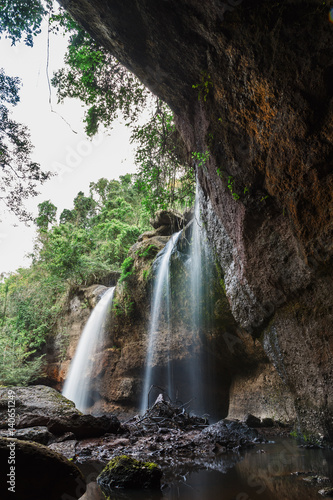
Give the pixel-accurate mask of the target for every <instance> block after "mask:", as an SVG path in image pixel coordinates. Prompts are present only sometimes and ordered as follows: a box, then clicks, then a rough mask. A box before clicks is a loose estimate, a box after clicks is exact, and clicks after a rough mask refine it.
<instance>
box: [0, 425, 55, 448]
mask: <svg viewBox="0 0 333 500" xmlns="http://www.w3.org/2000/svg"><path fill="white" fill-rule="evenodd" d="M0 436H1V437H11V435H10V431H9V430H6V429H4V430H1V431H0ZM15 438H16V439H20V440H21V441H34V442H36V443H41V444H48V443H50V442H51V441H52V440H53V439H54V436H53V434H51V432H50V431H49V430H48V428H47V427H44V426H36V427H27V428H26V429H16V430H15Z"/></svg>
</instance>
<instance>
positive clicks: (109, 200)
mask: <svg viewBox="0 0 333 500" xmlns="http://www.w3.org/2000/svg"><path fill="white" fill-rule="evenodd" d="M51 205H52V204H51ZM50 208H51V209H52V206H51V207H50V203H49V202H44V204H41V209H42V210H41V214H42V215H43V216H45V215H47V218H46V219H44V218H43V217H42V218H41V219H40V220H39V225H41V224H42V225H43V228H45V224H46V223H48V221H49V215H50ZM54 208H55V207H54ZM51 214H52V215H53V214H55V212H54V211H52V210H51ZM36 223H38V218H37V220H36ZM148 228H149V224H148V220H147V217H146V216H145V213H144V211H143V209H142V206H141V195H140V193H139V191H138V189H137V186H136V185H135V184H134V182H133V176H131V175H124V176H122V177H121V178H120V180H119V181H117V180H110V181H108V180H106V179H100V180H99V181H97V182H96V183H91V184H90V196H85V195H84V193H83V192H81V191H80V192H79V193H78V195H77V196H76V197H75V199H74V208H73V209H72V210H69V209H65V210H64V211H63V212H62V214H61V216H60V223H59V224H56V223H55V220H54V223H53V224H52V226H51V227H49V228H48V229H47V230H45V229H44V230H43V232H42V233H41V232H40V234H39V238H38V245H36V247H35V252H36V255H35V260H34V262H35V264H38V265H40V266H41V267H42V268H43V269H44V270H45V272H47V273H49V274H50V275H52V276H55V277H57V279H63V280H66V281H67V282H68V283H70V284H72V285H88V284H91V283H96V282H99V281H103V279H105V278H106V277H107V276H108V274H109V273H110V272H112V271H119V270H120V266H121V263H122V261H123V260H124V259H125V257H126V255H127V252H128V250H129V248H130V246H131V245H133V244H134V243H135V241H136V240H137V238H138V236H139V235H140V233H142V232H143V231H144V230H146V229H148Z"/></svg>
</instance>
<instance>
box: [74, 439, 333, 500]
mask: <svg viewBox="0 0 333 500" xmlns="http://www.w3.org/2000/svg"><path fill="white" fill-rule="evenodd" d="M225 458H226V463H228V464H229V467H230V459H229V458H230V457H229V458H228V455H227V456H226V457H225ZM240 458H241V459H240V461H239V462H237V463H236V464H234V466H232V467H231V468H228V467H226V466H225V464H224V461H223V457H222V459H221V458H220V459H219V460H218V461H215V462H214V463H212V464H209V467H210V468H209V469H207V470H200V471H193V472H192V471H190V470H188V471H186V472H185V473H184V475H183V477H182V479H181V480H177V481H175V482H171V483H169V484H168V486H167V487H165V488H164V489H163V490H162V492H159V491H158V492H154V491H153V492H148V491H141V492H137V491H124V490H122V491H119V492H115V494H114V495H112V496H111V497H110V500H161V499H165V500H178V499H181V500H221V499H223V500H281V499H283V500H295V499H306V500H319V499H320V498H322V497H321V496H320V495H319V494H318V492H317V490H319V489H320V488H321V487H320V486H311V485H310V484H308V483H307V482H305V481H304V480H303V479H302V478H303V477H304V476H302V475H299V476H296V475H292V474H291V473H293V472H309V473H310V472H312V473H315V474H319V475H322V476H329V477H330V479H331V480H333V451H328V450H308V449H304V448H298V447H297V444H296V443H295V442H294V441H292V440H290V439H280V440H278V441H277V442H276V443H275V444H265V445H260V446H257V447H255V448H253V449H251V450H248V451H247V452H245V453H243V454H242V457H240ZM207 466H208V464H207ZM81 498H82V500H102V499H103V500H105V497H103V494H102V493H101V492H100V490H99V488H98V486H97V485H96V483H90V484H89V485H88V489H87V492H86V494H85V495H84V496H83V497H81Z"/></svg>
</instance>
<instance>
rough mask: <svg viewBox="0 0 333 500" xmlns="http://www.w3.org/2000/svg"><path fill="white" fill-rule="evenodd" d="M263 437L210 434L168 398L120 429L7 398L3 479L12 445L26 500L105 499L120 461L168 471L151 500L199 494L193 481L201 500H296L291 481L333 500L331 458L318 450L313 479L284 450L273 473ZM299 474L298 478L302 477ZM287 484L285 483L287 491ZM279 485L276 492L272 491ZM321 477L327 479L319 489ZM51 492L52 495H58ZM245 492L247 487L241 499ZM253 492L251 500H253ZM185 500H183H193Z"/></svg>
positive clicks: (35, 401) (44, 400)
mask: <svg viewBox="0 0 333 500" xmlns="http://www.w3.org/2000/svg"><path fill="white" fill-rule="evenodd" d="M9 391H14V393H15V413H16V415H15V426H16V427H15V432H14V436H15V439H13V435H10V434H9V430H10V428H9V425H8V424H9V421H8V402H9V399H8V394H9ZM272 432H274V431H273V430H272V429H270V433H272ZM264 433H265V431H263V430H260V432H258V431H257V430H255V429H252V428H250V427H249V426H247V425H246V424H245V423H242V422H239V421H236V420H226V419H225V420H221V421H219V422H216V423H215V424H212V425H209V423H208V421H207V419H205V418H201V417H196V416H193V415H190V414H189V413H188V411H187V410H186V408H185V407H184V406H181V405H180V406H175V405H173V404H171V403H169V402H167V401H164V400H163V399H162V398H160V399H158V400H157V401H156V403H155V404H154V405H153V407H152V408H150V409H149V410H148V411H147V412H146V413H145V414H144V415H142V416H135V417H133V418H131V419H130V420H128V421H127V422H122V423H120V422H119V420H118V419H117V418H116V417H115V416H113V415H104V416H101V417H93V416H91V415H82V414H81V413H80V412H79V411H78V410H77V409H76V408H75V407H74V405H73V403H72V402H70V401H68V400H66V399H65V398H63V397H62V396H61V395H60V394H59V393H58V392H57V391H56V390H54V389H51V388H49V387H44V386H36V387H29V388H2V389H0V435H1V436H2V437H1V438H0V461H1V470H2V471H6V470H7V469H8V456H9V455H8V453H9V448H8V445H9V444H11V445H12V446H14V448H15V459H16V464H17V467H16V471H15V474H16V478H15V479H16V488H17V492H18V496H17V498H22V499H23V498H24V499H30V498H31V499H32V498H33V499H34V500H38V499H43V500H45V498H48V499H51V500H52V499H57V500H59V499H60V498H61V499H62V500H64V499H65V498H66V499H67V500H68V499H73V498H81V497H82V498H83V499H85V500H93V499H95V500H96V499H98V498H103V496H102V493H101V491H100V490H99V488H98V486H97V485H96V483H95V480H96V477H97V476H98V474H99V473H100V472H101V470H102V469H103V468H104V467H105V465H106V464H107V463H108V462H109V461H110V460H111V459H113V458H115V457H117V456H120V455H125V456H130V457H133V458H136V459H139V460H143V461H146V462H150V463H152V462H154V463H156V464H157V465H158V466H159V467H161V469H162V471H163V476H162V481H161V489H160V490H158V492H157V493H156V492H155V493H153V492H151V493H149V494H148V493H147V492H145V496H144V497H142V498H145V499H147V498H150V497H149V495H151V498H162V497H166V498H174V494H175V493H174V492H175V488H176V490H177V488H178V489H179V488H181V489H182V488H183V487H184V484H186V485H187V486H188V487H189V489H190V490H191V488H192V487H194V486H190V483H191V481H194V483H196V482H198V481H199V483H200V487H199V490H198V491H201V497H200V498H201V499H203V498H218V496H216V495H218V494H221V488H222V489H223V491H224V492H225V494H226V495H227V496H226V498H227V499H229V498H230V499H231V498H233V499H235V498H236V499H237V500H245V499H246V500H248V499H249V498H263V499H272V500H275V499H278V498H286V499H288V498H298V496H297V495H296V496H288V494H287V493H286V492H288V491H289V490H290V488H289V487H288V484H289V482H290V481H292V484H293V485H294V486H295V484H296V486H298V489H297V491H298V490H299V487H301V489H302V495H303V497H304V498H310V499H312V498H313V499H315V498H321V496H320V495H319V493H318V490H319V489H321V490H323V491H324V490H325V488H326V490H325V491H326V493H327V492H328V493H329V494H330V491H331V490H330V488H331V483H330V479H329V478H327V477H326V476H327V471H326V476H325V474H324V472H325V470H323V463H324V461H325V460H326V462H327V463H332V462H331V461H330V460H331V458H332V456H331V455H332V454H331V455H330V457H328V459H329V460H327V459H326V458H325V456H324V455H322V454H323V453H329V452H326V451H325V452H324V451H323V450H312V451H313V452H314V453H316V452H320V453H321V455H320V456H319V455H318V456H317V457H316V459H315V463H314V466H315V469H311V470H305V468H306V465H307V464H306V462H304V461H303V462H302V461H300V460H299V452H298V448H297V447H296V444H295V443H294V442H292V441H291V440H290V439H288V440H287V444H283V445H282V449H280V450H279V454H278V457H277V459H275V465H274V461H273V466H272V465H267V464H268V463H269V461H268V462H267V464H266V465H267V466H266V468H265V466H264V462H265V459H266V457H269V456H270V454H271V453H272V452H271V450H272V445H271V444H268V441H267V439H266V438H265V436H264ZM40 443H43V444H40ZM275 446H276V445H275ZM304 452H305V453H308V451H307V450H304ZM302 453H303V452H302ZM310 453H311V452H310ZM296 456H297V457H298V458H297V459H296V462H295V459H294V458H295V457H296ZM249 457H250V458H249ZM272 467H273V468H272ZM274 467H275V469H274ZM281 467H282V469H281ZM277 468H278V469H277ZM307 468H308V469H309V465H307ZM319 469H320V470H319ZM324 469H325V467H324ZM281 470H282V471H283V474H281ZM315 470H317V471H319V472H320V474H319V472H317V474H316V473H315ZM296 472H297V473H299V475H295V473H296ZM306 472H307V474H305V477H312V479H311V480H310V479H309V480H308V482H305V481H304V478H303V477H302V474H301V473H306ZM310 472H311V474H312V475H311V474H310ZM328 472H329V471H328ZM331 472H332V471H331ZM292 473H293V474H294V476H292V475H291V474H292ZM41 474H42V479H41V477H40V476H41ZM207 474H208V475H209V474H212V477H211V479H209V478H208V479H207V477H206V476H207ZM235 474H236V475H238V476H239V477H238V479H237V478H235V477H234V476H235ZM282 476H285V479H286V481H284V482H283V484H282V485H281V484H280V483H281V480H282V479H281V477H282ZM209 477H210V476H209ZM240 477H243V480H241V479H240ZM272 477H273V483H274V481H275V483H274V484H275V486H274V485H272V484H271V483H272ZM274 477H275V480H274ZM315 477H324V478H325V477H326V479H325V480H322V482H321V483H320V480H318V481H317V483H318V484H316V479H314V478H315ZM198 478H199V479H198ZM200 478H201V479H200ZM217 478H219V479H218V480H217ZM221 478H223V481H226V480H227V478H229V479H228V480H227V483H228V484H225V485H223V484H221ZM244 478H246V480H245V479H244ZM207 481H208V483H207ZM211 481H212V482H213V483H212V484H215V486H214V492H212V491H210V492H209V491H208V490H209V489H210V488H208V490H207V491H206V490H205V491H204V492H202V490H201V488H202V486H203V484H206V483H207V484H211ZM223 481H222V483H223ZM228 481H231V482H230V484H229V482H228ZM295 481H296V482H295ZM319 483H320V484H319ZM51 484H52V485H54V487H53V486H52V488H51V486H50V485H51ZM240 484H243V485H242V488H241V491H238V490H239V487H240V486H239V485H240ZM231 485H233V486H231ZM187 486H186V487H187ZM264 486H265V488H264V490H263V491H266V493H265V495H260V494H259V493H258V491H260V490H262V489H263V487H264ZM197 487H198V484H197V486H196V487H195V488H197ZM246 488H247V489H246ZM249 488H250V492H251V496H249V494H248V493H247V490H248V489H249ZM288 488H289V489H288ZM304 488H305V493H304V492H303V490H304ZM185 490H186V488H185ZM243 490H244V491H245V492H244V491H243ZM271 490H272V491H271ZM275 490H276V491H275ZM177 491H178V490H177ZM228 491H229V493H228ZM231 491H232V492H233V493H232V495H234V492H235V491H236V493H237V492H238V493H237V494H236V495H234V496H230V494H231V493H230V492H231ZM187 493H188V492H186V494H187ZM192 493H193V491H192ZM294 493H295V491H294ZM186 494H185V492H184V493H182V495H181V496H176V497H177V498H187V497H186ZM240 494H242V495H243V496H239V495H240ZM295 494H296V493H295ZM10 495H11V494H10V493H8V488H6V486H5V484H4V483H2V486H1V498H12V496H10ZM119 495H120V496H119ZM137 495H139V493H138V492H135V491H134V490H133V491H127V490H119V489H116V490H115V495H112V497H110V498H112V499H117V498H139V497H140V496H139V497H138V496H137ZM147 495H148V496H147ZM156 495H157V496H156ZM214 495H215V496H214ZM228 495H229V496H228ZM237 495H238V496H237ZM246 495H247V496H246ZM253 495H254V496H253ZM257 495H259V496H257ZM279 495H280V496H279ZM281 495H282V496H281ZM304 495H305V496H304ZM318 495H319V496H318ZM193 498H196V496H195V495H194V496H193ZM198 498H199V497H198Z"/></svg>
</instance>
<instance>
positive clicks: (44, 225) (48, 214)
mask: <svg viewBox="0 0 333 500" xmlns="http://www.w3.org/2000/svg"><path fill="white" fill-rule="evenodd" d="M56 214H57V207H56V206H55V205H53V203H51V202H50V200H48V201H43V203H39V205H38V217H37V218H36V219H35V223H36V226H37V227H38V229H39V231H43V232H46V231H47V230H48V228H49V224H50V225H51V224H54V223H55V221H56Z"/></svg>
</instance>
